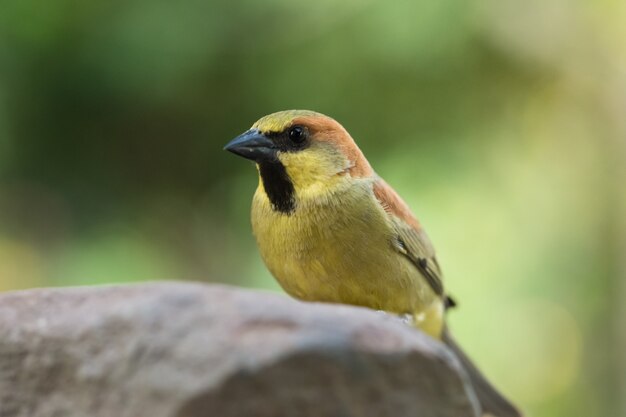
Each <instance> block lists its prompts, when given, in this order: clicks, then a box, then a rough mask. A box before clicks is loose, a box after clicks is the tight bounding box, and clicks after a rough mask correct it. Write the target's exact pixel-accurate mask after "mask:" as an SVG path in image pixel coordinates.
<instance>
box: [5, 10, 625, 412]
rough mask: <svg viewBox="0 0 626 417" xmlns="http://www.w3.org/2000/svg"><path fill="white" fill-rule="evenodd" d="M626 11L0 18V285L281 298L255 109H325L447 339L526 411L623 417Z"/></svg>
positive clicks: (66, 13) (123, 13)
mask: <svg viewBox="0 0 626 417" xmlns="http://www.w3.org/2000/svg"><path fill="white" fill-rule="evenodd" d="M625 39H626V3H625V2H623V1H619V0H614V1H611V0H604V1H582V0H580V1H566V0H557V1H550V2H544V1H541V0H529V1H524V2H518V1H514V0H485V1H477V2H466V1H461V0H442V1H423V2H412V1H400V2H375V1H371V0H351V1H346V2H335V1H330V0H321V1H317V2H295V1H289V0H271V1H266V2H257V1H252V0H244V1H240V2H228V1H198V0H183V1H179V2H172V1H165V0H124V1H109V2H89V1H77V0H57V1H53V2H41V1H35V0H20V1H17V0H15V1H8V2H2V3H1V4H0V290H16V289H25V288H33V287H42V286H67V285H91V284H103V283H114V282H135V281H142V280H160V279H180V280H199V281H209V282H221V283H229V284H234V285H240V286H246V287H255V288H266V289H271V290H276V291H279V290H280V289H279V288H278V286H277V285H276V284H275V283H274V281H273V280H272V278H271V277H270V276H269V274H268V273H267V271H266V270H265V269H264V267H263V265H262V262H261V260H260V258H259V255H258V254H257V252H256V248H255V244H254V241H253V238H252V235H251V232H250V225H249V207H250V200H251V197H252V193H253V192H254V189H255V187H256V183H257V178H256V173H255V170H254V168H253V166H252V165H251V164H249V163H247V162H245V161H243V160H241V159H238V158H235V157H234V156H232V155H230V154H227V153H225V152H223V151H222V146H223V145H224V144H225V143H226V142H227V141H228V140H229V139H231V138H232V137H234V136H235V135H237V134H238V133H240V132H242V131H243V130H245V129H247V128H248V127H249V126H250V125H251V124H252V123H253V122H254V121H255V120H256V119H257V118H259V117H260V116H262V115H264V114H266V113H270V112H273V111H277V110H283V109H289V108H308V109H314V110H317V111H321V112H323V113H326V114H329V115H332V116H333V117H334V118H336V119H338V120H339V121H340V122H342V123H343V124H344V126H346V128H347V129H348V130H349V131H350V132H351V133H352V134H353V136H354V137H355V138H356V139H357V141H358V143H359V144H360V145H361V147H362V149H363V150H364V152H365V154H366V155H367V156H368V157H369V159H370V161H371V162H372V164H373V165H374V167H375V169H376V170H377V171H378V173H379V174H381V175H382V176H383V177H385V178H386V179H387V180H388V182H389V183H391V184H392V185H393V186H394V187H395V188H396V189H397V190H398V191H399V192H400V193H401V194H402V195H403V196H404V197H405V199H406V200H407V201H408V202H409V204H410V205H411V207H412V208H413V209H414V211H415V212H416V213H417V215H418V217H419V218H420V219H421V221H422V222H423V223H424V224H425V225H426V227H427V229H428V231H429V234H430V235H431V238H432V239H433V241H434V243H435V245H436V247H437V249H438V252H439V257H440V261H441V263H442V265H443V268H444V272H445V273H446V279H447V285H448V288H449V289H450V292H451V293H452V294H453V295H454V297H455V298H456V299H457V300H458V301H459V304H460V307H459V308H458V309H457V310H455V311H454V312H452V313H451V315H450V321H451V326H452V328H453V330H454V332H455V333H456V334H457V338H458V339H460V341H461V342H462V344H463V345H464V346H465V347H466V349H467V350H468V352H469V353H470V355H471V356H472V357H474V358H475V360H476V361H477V362H478V363H479V364H480V366H481V367H482V368H483V369H484V370H485V372H486V373H487V374H488V375H489V376H490V377H491V378H492V379H493V380H494V381H495V382H496V384H497V385H498V386H500V387H501V388H502V390H503V391H504V392H505V393H507V394H509V395H510V396H511V397H512V398H514V399H515V400H516V401H517V402H518V403H519V404H520V405H521V406H522V407H523V408H524V409H525V410H526V411H528V412H529V414H530V415H532V416H568V417H572V416H591V415H597V416H618V415H626V400H625V398H626V360H625V357H626V356H625V354H624V352H625V351H626V307H624V304H625V302H624V297H626V284H625V281H624V279H625V278H626V260H625V259H626V258H625V255H626V253H625V251H626V221H625V216H624V214H625V213H626V210H625V208H626V192H625V189H626V185H625V184H626V156H625V155H626V117H625V109H626V42H624V40H625Z"/></svg>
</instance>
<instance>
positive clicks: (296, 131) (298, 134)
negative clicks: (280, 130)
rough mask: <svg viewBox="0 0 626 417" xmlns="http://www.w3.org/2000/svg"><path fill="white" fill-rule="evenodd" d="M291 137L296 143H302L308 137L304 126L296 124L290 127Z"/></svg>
mask: <svg viewBox="0 0 626 417" xmlns="http://www.w3.org/2000/svg"><path fill="white" fill-rule="evenodd" d="M289 139H291V140H292V141H293V142H295V143H302V142H304V139H306V135H305V134H304V128H303V127H302V126H294V127H292V128H291V129H289Z"/></svg>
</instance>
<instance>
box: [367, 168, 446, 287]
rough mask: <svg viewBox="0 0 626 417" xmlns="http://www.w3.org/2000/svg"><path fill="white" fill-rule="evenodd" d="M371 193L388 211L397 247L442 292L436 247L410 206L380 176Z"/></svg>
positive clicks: (432, 285) (429, 282)
mask: <svg viewBox="0 0 626 417" xmlns="http://www.w3.org/2000/svg"><path fill="white" fill-rule="evenodd" d="M374 195H375V196H376V199H377V200H378V201H379V202H380V204H381V205H382V206H383V208H384V209H385V211H386V212H387V213H388V214H389V215H390V218H391V221H392V223H393V226H394V229H395V232H396V240H395V241H394V242H393V245H394V247H395V248H396V250H398V252H400V253H401V254H403V255H404V256H406V257H407V258H408V259H409V260H410V261H411V262H412V263H413V264H414V265H415V267H416V268H417V269H418V270H419V271H420V273H421V274H422V275H423V276H424V278H426V281H427V282H428V284H429V285H430V286H431V288H432V289H433V291H434V292H435V293H436V294H437V295H439V296H443V295H444V289H443V282H442V279H441V278H442V274H441V270H440V269H439V264H438V263H437V260H436V259H435V250H434V248H433V245H432V244H431V243H430V239H429V238H428V236H427V235H426V232H424V230H423V229H422V226H421V225H420V223H419V222H418V221H417V219H416V218H415V216H413V213H411V209H409V206H408V205H407V204H406V203H405V202H404V200H402V198H400V196H399V195H398V194H397V193H396V192H395V191H394V190H393V188H391V187H390V186H389V184H387V183H386V182H385V181H384V180H383V179H380V178H379V179H378V180H376V182H374Z"/></svg>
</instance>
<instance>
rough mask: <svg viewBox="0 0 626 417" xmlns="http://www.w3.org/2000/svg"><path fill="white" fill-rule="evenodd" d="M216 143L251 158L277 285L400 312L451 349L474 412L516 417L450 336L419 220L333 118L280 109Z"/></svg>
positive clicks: (259, 231)
mask: <svg viewBox="0 0 626 417" xmlns="http://www.w3.org/2000/svg"><path fill="white" fill-rule="evenodd" d="M224 149H225V150H227V151H229V152H232V153H234V154H236V155H238V156H240V157H243V158H245V159H248V160H251V161H253V162H254V163H255V164H256V167H257V170H258V175H259V184H258V187H257V189H256V192H255V193H254V196H253V198H252V211H251V220H252V230H253V234H254V236H255V239H256V242H257V246H258V248H259V251H260V254H261V257H262V259H263V261H264V263H265V265H266V266H267V268H268V269H269V271H270V272H271V274H272V275H273V276H274V277H275V279H276V280H277V281H278V283H279V284H280V285H281V286H282V288H283V289H284V290H285V292H287V293H288V294H289V295H291V296H293V297H295V298H297V299H300V300H304V301H316V302H330V303H341V304H351V305H356V306H363V307H368V308H371V309H374V310H381V311H384V312H387V313H391V314H395V315H398V316H401V317H404V318H405V320H406V321H409V322H410V323H411V324H412V325H413V326H414V327H416V328H418V329H420V330H422V331H423V332H425V333H426V334H428V335H429V336H431V337H432V338H434V339H437V340H440V341H442V342H443V343H444V344H446V345H447V346H448V347H449V348H450V349H451V350H452V352H453V353H454V354H455V355H456V356H457V358H458V359H459V361H460V363H461V364H462V365H463V367H464V368H465V371H466V372H467V374H468V375H469V379H470V382H471V383H472V386H473V388H474V391H475V392H476V395H477V398H478V401H479V403H480V406H481V409H482V412H483V415H490V416H495V417H521V415H522V414H521V413H520V411H519V410H518V409H517V407H516V406H514V405H513V404H512V403H511V402H510V401H509V400H508V399H506V398H505V397H504V396H503V395H502V394H501V393H500V392H499V391H498V390H497V389H496V388H495V387H494V386H493V385H492V384H491V383H490V382H489V381H488V380H487V379H486V377H485V376H484V375H483V374H482V373H481V372H480V370H479V369H478V368H477V367H476V366H475V365H474V363H473V362H472V361H471V360H470V359H469V357H468V356H467V355H466V354H465V353H464V352H463V350H462V349H461V348H460V346H459V345H458V344H457V343H456V341H455V340H454V338H453V337H452V335H451V333H450V330H449V328H448V326H447V325H446V321H445V317H446V313H447V311H448V310H449V309H450V308H451V307H453V306H455V304H456V303H455V302H454V300H453V299H452V298H451V297H450V296H449V295H448V293H447V291H446V288H445V287H444V283H443V280H442V272H441V268H440V266H439V263H438V261H437V258H436V256H435V250H434V247H433V245H432V243H431V241H430V239H429V237H428V235H427V234H426V232H425V230H424V227H423V226H422V224H421V223H420V222H419V221H418V220H417V218H416V217H415V216H414V215H413V213H412V211H411V209H410V208H409V206H408V205H407V204H406V203H405V202H404V200H403V199H402V198H401V197H400V196H399V195H398V193H397V192H396V191H394V189H393V188H392V187H391V186H390V185H389V184H387V182H385V180H383V179H382V178H381V177H380V176H378V175H377V174H376V172H375V171H374V170H373V168H372V166H371V165H370V163H369V162H368V160H367V159H366V158H365V155H364V154H363V152H362V151H361V150H360V148H359V147H358V146H357V144H356V142H355V141H354V139H353V138H352V136H351V135H350V134H349V133H348V131H347V130H346V129H345V128H344V127H343V126H342V125H341V124H340V123H339V122H337V121H336V120H334V119H333V118H331V117H329V116H326V115H324V114H321V113H317V112H314V111H310V110H286V111H280V112H276V113H272V114H269V115H267V116H264V117H262V118H260V119H259V120H258V121H256V122H255V123H254V124H253V125H252V127H251V128H250V129H248V130H247V131H245V132H244V133H242V134H241V135H239V136H237V137H236V138H234V139H233V140H231V141H230V142H229V143H228V144H227V145H226V146H225V147H224Z"/></svg>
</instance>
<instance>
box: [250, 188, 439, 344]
mask: <svg viewBox="0 0 626 417" xmlns="http://www.w3.org/2000/svg"><path fill="white" fill-rule="evenodd" d="M373 198H374V197H373V195H372V194H371V193H370V192H368V188H367V187H365V186H364V187H362V188H357V187H351V188H350V189H349V190H345V191H343V192H339V193H337V194H335V195H334V196H333V200H331V201H328V200H322V201H314V202H312V201H309V202H305V203H299V204H298V207H297V209H296V210H295V211H294V212H293V213H291V214H289V215H286V214H283V213H280V212H276V211H274V210H273V209H272V208H271V205H270V202H269V200H268V199H267V196H266V195H265V192H264V191H263V189H262V188H261V187H260V188H259V189H258V190H257V192H256V194H255V196H254V200H253V205H252V227H253V231H254V234H255V237H256V239H257V243H258V246H259V249H260V252H261V256H262V258H263V260H264V262H265V264H266V265H267V267H268V269H269V270H270V272H271V273H272V274H273V275H274V277H275V278H276V279H277V280H278V282H279V283H280V285H281V286H282V287H283V288H284V289H285V291H286V292H287V293H289V294H290V295H292V296H294V297H296V298H299V299H302V300H307V301H325V302H335V303H344V304H353V305H359V306H364V307H369V308H372V309H376V310H384V311H388V312H391V313H395V314H410V315H411V316H413V317H414V321H415V324H416V326H418V327H420V328H422V329H423V330H425V331H427V332H428V333H430V334H432V335H433V336H435V337H439V334H440V332H441V327H442V323H443V304H442V303H441V300H440V299H439V298H438V297H437V296H436V295H435V294H434V292H433V291H432V289H431V288H430V287H429V286H428V284H427V283H426V281H425V280H424V278H423V277H422V276H421V274H420V273H419V271H418V270H417V268H416V267H415V266H414V265H413V264H412V263H411V262H410V261H409V260H408V259H407V258H406V257H404V256H403V255H402V254H400V253H398V252H397V251H396V250H395V249H394V248H393V246H392V238H393V228H392V225H391V223H390V220H389V219H388V218H387V214H386V213H385V211H384V210H383V209H382V208H381V207H380V206H379V205H378V204H375V203H374V201H373V200H372V199H373Z"/></svg>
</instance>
